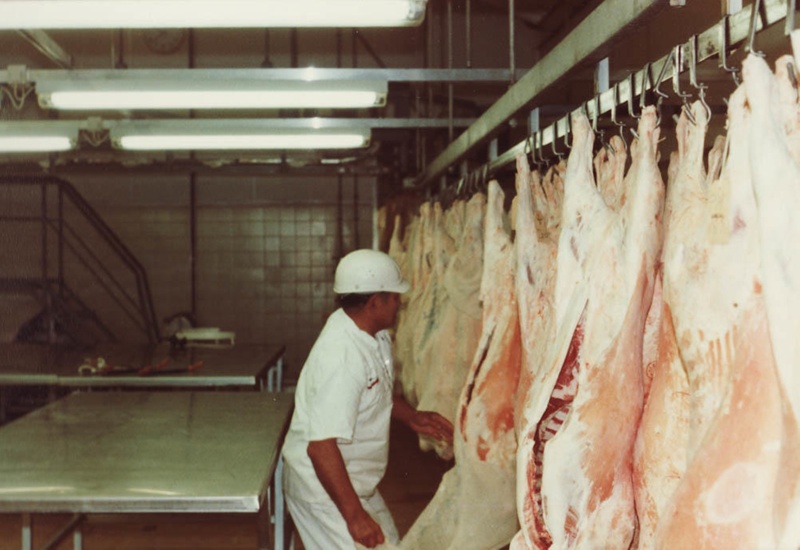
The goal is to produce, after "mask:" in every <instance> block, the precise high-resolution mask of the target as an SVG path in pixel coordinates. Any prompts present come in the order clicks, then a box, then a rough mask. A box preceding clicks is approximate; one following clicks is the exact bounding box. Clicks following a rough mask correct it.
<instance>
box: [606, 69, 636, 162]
mask: <svg viewBox="0 0 800 550" xmlns="http://www.w3.org/2000/svg"><path fill="white" fill-rule="evenodd" d="M631 96H633V89H631ZM617 105H619V82H617V83H616V84H614V106H613V107H612V108H611V122H612V123H613V124H614V125H615V126H617V127H618V128H619V137H620V139H621V140H622V146H623V147H624V148H625V151H627V150H628V142H627V141H625V131H624V130H625V123H624V122H617ZM609 143H610V142H609Z"/></svg>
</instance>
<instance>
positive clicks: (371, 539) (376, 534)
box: [345, 508, 385, 548]
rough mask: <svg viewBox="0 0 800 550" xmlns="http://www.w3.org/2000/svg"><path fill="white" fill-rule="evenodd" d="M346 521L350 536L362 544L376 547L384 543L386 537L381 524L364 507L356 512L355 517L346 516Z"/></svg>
mask: <svg viewBox="0 0 800 550" xmlns="http://www.w3.org/2000/svg"><path fill="white" fill-rule="evenodd" d="M345 521H346V522H347V530H348V531H350V536H351V537H353V540H354V541H356V542H357V543H359V544H361V545H362V546H365V547H367V548H375V547H376V546H378V545H380V544H383V543H384V541H385V539H384V536H383V531H382V530H381V527H380V525H378V523H377V522H376V521H375V520H374V519H372V516H370V515H369V514H368V513H367V512H365V511H364V509H363V508H362V509H361V511H360V513H357V514H354V517H352V518H345Z"/></svg>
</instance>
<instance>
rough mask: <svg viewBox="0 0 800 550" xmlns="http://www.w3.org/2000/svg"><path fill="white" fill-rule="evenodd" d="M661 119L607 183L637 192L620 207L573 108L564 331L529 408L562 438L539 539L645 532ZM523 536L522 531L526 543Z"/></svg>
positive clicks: (553, 448) (620, 540) (561, 306)
mask: <svg viewBox="0 0 800 550" xmlns="http://www.w3.org/2000/svg"><path fill="white" fill-rule="evenodd" d="M655 121H656V115H655V111H654V110H653V109H648V110H647V111H646V112H645V114H644V116H643V117H642V119H641V121H640V127H639V132H640V136H641V143H640V144H639V146H638V147H637V150H636V154H635V156H634V157H633V162H632V165H631V169H630V170H629V173H628V176H627V177H626V178H625V180H624V183H623V185H624V189H623V190H622V193H617V192H610V191H612V188H611V187H609V188H608V191H609V193H606V194H605V195H606V198H607V199H609V200H612V201H613V199H614V197H618V198H619V200H621V198H622V197H625V204H624V205H620V204H615V205H613V208H609V206H608V205H607V204H606V202H605V200H604V199H603V196H602V195H601V194H600V192H599V191H598V189H597V188H596V187H595V185H594V176H593V174H592V143H593V139H592V132H591V128H590V126H589V123H588V120H587V119H586V117H585V116H583V115H577V116H575V117H573V133H574V139H573V145H572V151H571V153H570V158H569V162H568V163H567V171H566V176H565V183H564V187H565V191H564V211H563V222H562V229H561V235H560V238H559V249H558V267H557V282H556V295H555V296H556V297H555V318H556V322H557V323H558V324H557V329H556V330H557V332H556V337H555V338H554V339H553V344H552V346H551V349H550V351H549V357H550V359H548V364H547V368H545V369H542V372H541V373H540V374H539V377H538V379H536V380H534V384H540V385H541V386H542V387H541V389H540V391H538V392H537V397H536V398H535V402H534V403H532V404H531V407H530V408H529V411H531V413H533V414H534V415H535V416H534V418H536V417H538V418H540V419H541V420H540V422H541V423H544V425H543V426H540V430H539V431H540V433H542V434H547V435H548V436H549V437H550V438H551V439H550V440H549V442H547V443H546V445H545V446H544V457H543V467H542V485H541V492H542V498H541V502H542V513H541V516H540V518H539V519H540V520H541V524H537V525H535V526H533V527H531V526H526V529H525V530H524V531H523V533H524V534H525V536H526V537H530V540H525V541H524V542H525V543H526V544H527V546H529V547H534V548H535V547H539V548H542V547H548V546H551V545H552V547H554V548H572V547H581V548H594V547H598V546H602V547H613V548H625V547H627V546H628V545H629V544H630V543H631V540H632V539H633V536H634V530H635V521H636V520H635V511H634V506H633V488H632V483H631V457H632V450H633V441H634V436H635V430H636V426H637V425H638V421H639V416H640V412H641V406H642V396H641V394H642V382H641V353H642V333H643V327H644V320H645V316H646V313H647V311H648V308H649V304H650V299H651V295H652V288H653V279H654V270H655V264H656V259H657V257H658V254H659V250H660V242H661V235H660V233H661V229H660V216H661V208H662V205H663V182H662V180H661V177H660V173H659V172H658V168H657V163H656V159H657V155H656V144H657V140H658V130H657V129H656V128H655ZM613 181H614V180H613V178H612V179H609V180H608V181H607V182H606V183H607V184H608V185H610V186H613V183H612V182H613ZM617 181H618V180H617ZM615 210H616V211H618V214H617V213H615ZM548 432H549V433H548ZM522 542H523V541H522V539H521V538H520V537H518V538H517V539H515V543H518V544H519V545H520V547H523V546H521V543H522Z"/></svg>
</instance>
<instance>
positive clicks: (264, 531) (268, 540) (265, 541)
mask: <svg viewBox="0 0 800 550" xmlns="http://www.w3.org/2000/svg"><path fill="white" fill-rule="evenodd" d="M256 521H257V522H258V550H270V549H271V548H272V541H273V539H272V518H270V515H269V501H267V502H264V504H263V505H262V506H261V509H260V510H259V511H258V516H257V519H256Z"/></svg>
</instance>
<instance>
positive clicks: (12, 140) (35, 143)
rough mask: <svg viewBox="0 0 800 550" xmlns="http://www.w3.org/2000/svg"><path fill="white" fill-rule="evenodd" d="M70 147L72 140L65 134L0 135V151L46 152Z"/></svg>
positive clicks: (65, 149)
mask: <svg viewBox="0 0 800 550" xmlns="http://www.w3.org/2000/svg"><path fill="white" fill-rule="evenodd" d="M70 149H72V140H71V139H70V138H68V137H66V136H47V135H41V136H30V135H27V136H8V135H6V136H0V153H46V152H51V151H52V152H56V151H68V150H70Z"/></svg>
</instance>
